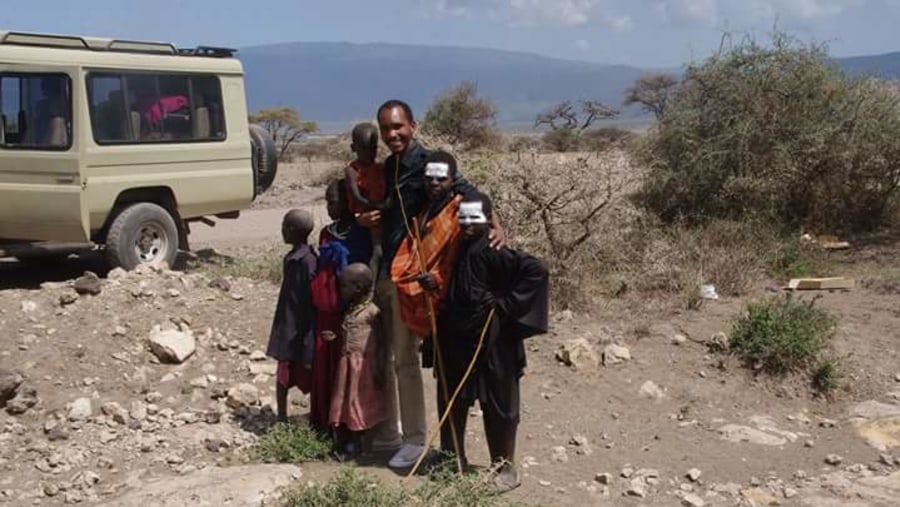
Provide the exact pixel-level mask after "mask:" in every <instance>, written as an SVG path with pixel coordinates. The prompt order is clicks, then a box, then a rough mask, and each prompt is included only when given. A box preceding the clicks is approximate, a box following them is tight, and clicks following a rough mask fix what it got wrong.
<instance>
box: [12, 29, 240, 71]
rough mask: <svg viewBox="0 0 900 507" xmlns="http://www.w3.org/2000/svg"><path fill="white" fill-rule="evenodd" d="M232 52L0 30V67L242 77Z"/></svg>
mask: <svg viewBox="0 0 900 507" xmlns="http://www.w3.org/2000/svg"><path fill="white" fill-rule="evenodd" d="M234 51H235V50H232V49H227V48H214V47H205V46H201V47H198V48H195V49H178V48H176V47H175V46H174V45H173V44H170V43H166V42H154V41H128V40H118V39H109V38H101V37H82V36H77V35H55V34H38V33H24V32H14V31H8V30H0V65H2V64H9V63H12V64H16V63H27V64H33V65H51V66H56V65H59V66H73V65H74V66H78V67H85V68H98V69H134V70H167V71H175V72H210V73H217V74H243V68H242V66H241V62H240V61H239V60H238V59H236V58H231V56H232V54H233V53H234Z"/></svg>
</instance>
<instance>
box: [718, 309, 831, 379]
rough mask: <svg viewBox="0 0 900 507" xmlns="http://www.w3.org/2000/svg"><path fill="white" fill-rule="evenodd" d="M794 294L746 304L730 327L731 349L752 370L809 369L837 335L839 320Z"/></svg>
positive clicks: (794, 370) (777, 371) (787, 370)
mask: <svg viewBox="0 0 900 507" xmlns="http://www.w3.org/2000/svg"><path fill="white" fill-rule="evenodd" d="M815 302H816V299H812V300H809V301H802V300H799V299H796V298H795V297H794V296H793V295H792V294H787V295H785V296H778V297H773V298H769V299H765V300H762V301H756V302H751V303H748V304H747V314H746V315H744V316H743V317H741V318H740V319H738V320H737V321H736V322H735V323H734V325H733V326H732V328H731V334H730V336H729V342H728V344H729V348H730V349H731V351H732V352H734V353H736V354H738V355H740V356H741V357H742V358H743V360H744V362H745V363H746V364H747V365H749V366H751V367H752V368H753V369H756V370H762V371H765V372H768V373H773V374H783V373H788V372H796V371H801V370H807V369H809V368H810V367H811V366H812V365H813V364H815V362H816V360H817V359H818V358H819V355H820V353H821V352H822V351H823V350H824V349H825V348H826V347H827V346H828V344H829V342H830V340H831V338H832V337H833V336H834V333H835V328H836V321H835V319H834V317H832V316H831V315H830V314H829V313H828V312H827V311H825V310H823V309H821V308H819V307H817V306H816V305H815Z"/></svg>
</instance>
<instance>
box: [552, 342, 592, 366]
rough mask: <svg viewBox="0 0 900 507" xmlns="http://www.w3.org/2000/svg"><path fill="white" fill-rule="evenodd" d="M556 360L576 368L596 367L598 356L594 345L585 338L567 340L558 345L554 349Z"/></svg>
mask: <svg viewBox="0 0 900 507" xmlns="http://www.w3.org/2000/svg"><path fill="white" fill-rule="evenodd" d="M556 360H557V361H559V362H561V363H562V364H564V365H566V366H569V367H572V368H574V369H576V370H581V369H585V368H596V367H597V366H598V365H599V364H600V358H598V357H597V352H596V351H595V350H594V347H593V346H592V345H591V344H590V342H588V340H587V339H585V338H577V339H574V340H568V341H566V342H564V343H562V344H560V346H559V350H557V351H556Z"/></svg>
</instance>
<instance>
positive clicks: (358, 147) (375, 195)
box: [344, 123, 389, 271]
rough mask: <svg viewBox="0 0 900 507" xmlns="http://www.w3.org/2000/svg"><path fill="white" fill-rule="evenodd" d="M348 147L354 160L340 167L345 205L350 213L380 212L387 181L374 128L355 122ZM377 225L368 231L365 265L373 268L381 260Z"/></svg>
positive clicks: (382, 207)
mask: <svg viewBox="0 0 900 507" xmlns="http://www.w3.org/2000/svg"><path fill="white" fill-rule="evenodd" d="M350 149H351V150H352V151H353V153H355V154H356V160H354V161H353V162H351V163H350V165H348V166H347V168H346V169H345V170H344V181H345V182H346V185H345V186H346V187H347V207H348V209H349V211H350V213H351V214H352V215H353V216H356V215H359V214H360V213H365V212H367V211H374V210H378V211H382V210H384V209H385V208H387V207H388V206H389V201H388V200H387V183H386V182H385V179H384V172H383V168H382V166H381V164H379V163H378V162H376V161H375V158H376V157H377V155H378V128H377V127H376V126H375V125H373V124H372V123H359V124H357V125H356V126H355V127H353V131H352V133H351V142H350ZM381 232H382V231H381V227H374V228H372V229H370V230H369V233H370V238H371V242H372V255H371V259H369V261H368V262H369V267H370V268H371V269H372V271H376V270H377V269H378V267H379V263H380V262H381Z"/></svg>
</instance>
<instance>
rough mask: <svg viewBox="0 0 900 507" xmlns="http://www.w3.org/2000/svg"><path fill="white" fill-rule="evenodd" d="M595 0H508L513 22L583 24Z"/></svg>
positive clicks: (523, 23)
mask: <svg viewBox="0 0 900 507" xmlns="http://www.w3.org/2000/svg"><path fill="white" fill-rule="evenodd" d="M597 4H598V1H597V0H509V8H510V11H511V14H512V18H513V22H514V23H516V24H521V25H546V24H550V25H559V26H574V25H583V24H585V23H587V22H588V21H590V19H591V17H592V14H593V10H594V8H595V7H596V6H597Z"/></svg>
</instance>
